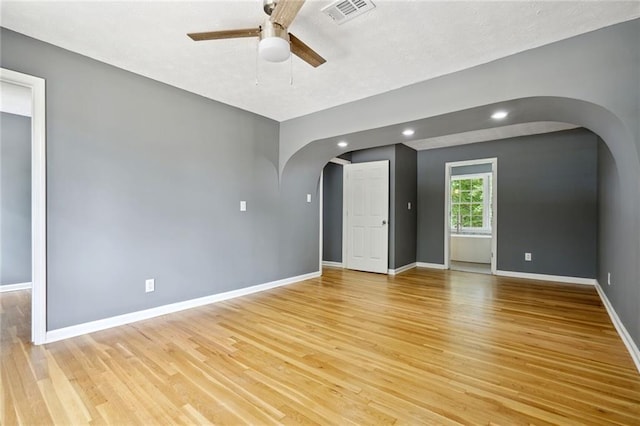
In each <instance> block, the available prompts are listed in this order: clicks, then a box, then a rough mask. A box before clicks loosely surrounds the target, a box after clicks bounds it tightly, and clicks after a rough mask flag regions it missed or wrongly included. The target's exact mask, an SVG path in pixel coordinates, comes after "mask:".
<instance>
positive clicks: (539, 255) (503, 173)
mask: <svg viewBox="0 0 640 426" xmlns="http://www.w3.org/2000/svg"><path fill="white" fill-rule="evenodd" d="M490 157H497V158H498V179H497V187H496V189H497V199H498V210H497V214H498V229H497V231H498V269H500V270H505V271H515V272H530V273H538V274H548V275H562V276H570V277H582V278H596V265H597V230H598V210H597V180H598V179H597V176H598V174H597V159H598V149H597V136H596V135H594V134H593V133H591V132H589V131H587V130H584V129H577V130H569V131H565V132H557V133H549V134H544V135H534V136H526V137H520V138H513V139H505V140H500V141H492V142H483V143H477V144H471V145H463V146H456V147H449V148H442V149H434V150H427V151H420V152H419V153H418V261H420V262H429V263H439V264H441V263H443V262H444V223H445V214H444V210H445V196H444V194H445V192H444V191H445V163H446V162H450V161H462V160H473V159H479V158H490ZM525 252H530V253H532V257H533V261H531V262H525V261H524V253H525Z"/></svg>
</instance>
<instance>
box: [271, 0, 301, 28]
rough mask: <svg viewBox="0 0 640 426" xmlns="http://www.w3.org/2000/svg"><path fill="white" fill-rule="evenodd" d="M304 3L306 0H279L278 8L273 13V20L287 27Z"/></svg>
mask: <svg viewBox="0 0 640 426" xmlns="http://www.w3.org/2000/svg"><path fill="white" fill-rule="evenodd" d="M303 4H304V0H279V1H278V3H276V8H275V9H274V10H273V12H272V13H271V18H270V19H271V22H273V23H274V24H278V25H280V26H281V27H283V28H287V27H288V26H289V25H291V23H292V22H293V20H294V18H295V17H296V15H297V14H298V12H299V11H300V8H301V7H302V5H303Z"/></svg>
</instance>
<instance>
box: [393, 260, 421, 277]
mask: <svg viewBox="0 0 640 426" xmlns="http://www.w3.org/2000/svg"><path fill="white" fill-rule="evenodd" d="M415 267H416V262H413V263H409V264H407V265H404V266H401V267H399V268H396V269H389V271H388V273H389V275H398V274H401V273H403V272H404V271H408V270H409V269H413V268H415Z"/></svg>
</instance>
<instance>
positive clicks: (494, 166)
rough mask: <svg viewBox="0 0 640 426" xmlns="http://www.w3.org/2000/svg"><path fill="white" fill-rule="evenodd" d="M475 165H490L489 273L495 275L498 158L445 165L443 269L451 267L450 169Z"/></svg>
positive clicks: (453, 162)
mask: <svg viewBox="0 0 640 426" xmlns="http://www.w3.org/2000/svg"><path fill="white" fill-rule="evenodd" d="M477 164H491V171H492V174H493V179H492V191H493V193H492V195H493V197H492V199H491V209H492V211H493V216H492V218H491V273H492V274H494V275H495V274H496V271H497V265H498V158H497V157H492V158H480V159H477V160H467V161H452V162H447V163H445V171H444V173H445V178H444V269H449V268H450V267H451V265H450V263H451V252H450V249H449V242H450V239H451V226H450V225H449V211H450V208H451V207H450V201H451V168H452V167H460V166H474V165H477Z"/></svg>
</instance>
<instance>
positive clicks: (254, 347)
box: [0, 269, 640, 425]
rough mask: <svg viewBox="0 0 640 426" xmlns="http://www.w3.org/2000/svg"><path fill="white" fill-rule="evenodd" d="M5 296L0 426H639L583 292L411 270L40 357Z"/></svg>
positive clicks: (108, 333) (260, 297)
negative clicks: (419, 425)
mask: <svg viewBox="0 0 640 426" xmlns="http://www.w3.org/2000/svg"><path fill="white" fill-rule="evenodd" d="M28 300H29V293H28V291H19V292H12V293H3V294H1V295H0V324H1V336H0V339H1V340H0V342H1V344H2V351H1V358H0V360H1V367H2V369H1V370H2V382H1V383H2V393H3V395H2V403H1V404H0V407H1V409H2V413H1V417H0V420H1V423H3V424H16V423H24V424H35V423H38V424H42V423H57V424H84V423H89V422H91V423H110V424H131V423H137V424H175V423H198V424H204V423H208V422H212V423H216V424H246V423H251V424H274V423H284V424H300V423H309V424H340V425H345V424H354V423H355V424H391V423H409V424H417V423H427V424H459V423H463V424H488V423H498V424H509V425H513V424H529V423H535V424H577V423H587V424H629V425H630V424H638V419H639V418H640V374H639V373H638V371H637V370H636V369H635V366H634V364H633V362H632V360H631V357H630V356H629V354H628V353H627V351H626V349H625V346H624V344H623V343H622V341H621V340H620V338H619V336H618V335H617V333H616V331H615V329H614V327H613V326H612V324H611V322H610V320H609V317H608V316H607V313H606V311H605V309H604V307H603V306H602V304H601V302H600V300H599V298H598V296H597V294H596V291H595V289H594V288H593V287H589V286H580V285H570V284H554V283H543V282H535V281H525V280H517V279H510V278H498V277H493V276H488V275H477V274H469V273H465V272H457V271H435V270H428V269H414V270H412V271H408V272H406V273H404V274H400V275H398V276H395V277H388V276H386V275H377V274H367V273H361V272H353V271H346V270H340V269H327V270H325V271H324V274H323V276H322V277H321V278H317V279H312V280H308V281H304V282H302V283H298V284H292V285H289V286H286V287H280V288H277V289H273V290H269V291H265V292H262V293H258V294H254V295H250V296H245V297H241V298H237V299H233V300H229V301H225V302H220V303H217V304H212V305H208V306H204V307H201V308H197V309H191V310H188V311H183V312H180V313H176V314H171V315H166V316H162V317H158V318H154V319H151V320H147V321H142V322H138V323H134V324H130V325H127V326H122V327H118V328H114V329H110V330H105V331H102V332H97V333H93V334H91V335H86V336H81V337H77V338H73V339H68V340H65V341H61V342H57V343H52V344H48V345H45V346H39V347H34V346H32V345H31V344H30V343H28V341H29V332H30V330H29V327H30V325H29V317H30V308H29V303H28Z"/></svg>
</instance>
